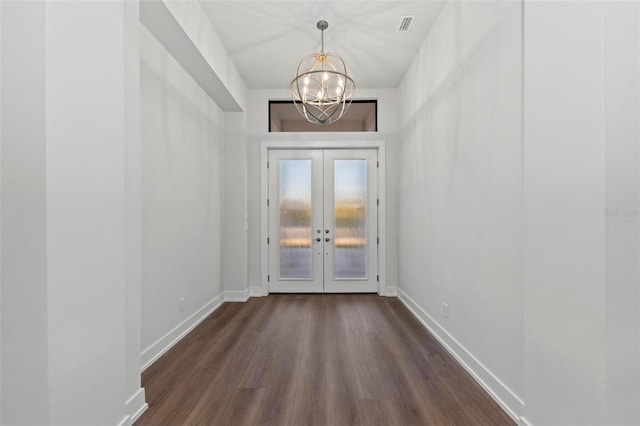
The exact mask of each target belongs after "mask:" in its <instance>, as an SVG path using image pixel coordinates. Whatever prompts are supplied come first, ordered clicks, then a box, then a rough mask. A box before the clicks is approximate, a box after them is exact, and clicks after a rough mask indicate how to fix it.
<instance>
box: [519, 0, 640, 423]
mask: <svg viewBox="0 0 640 426" xmlns="http://www.w3.org/2000/svg"><path fill="white" fill-rule="evenodd" d="M525 10H526V13H525V34H524V40H525V99H526V103H525V138H524V141H525V155H524V159H525V194H526V198H525V208H526V221H525V257H524V260H525V262H524V265H525V303H526V306H525V309H526V310H525V312H526V316H525V333H526V345H525V383H526V391H525V397H526V404H527V410H526V418H527V420H528V421H530V422H531V423H533V424H549V423H556V424H598V423H600V424H638V423H639V422H640V417H639V413H638V399H639V395H640V394H639V391H638V384H639V380H638V377H639V374H638V367H639V365H638V364H639V357H638V331H639V326H640V324H639V318H638V307H639V303H638V300H639V299H638V234H637V229H638V166H639V164H638V136H639V133H638V117H639V116H638V111H639V97H638V74H639V70H640V69H639V67H638V61H639V57H638V54H639V50H640V49H639V47H640V46H639V44H638V24H639V19H638V18H639V17H638V4H637V3H635V2H541V3H538V2H532V3H530V4H527V6H526V9H525Z"/></svg>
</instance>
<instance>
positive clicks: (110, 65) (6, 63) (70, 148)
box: [0, 2, 144, 425]
mask: <svg viewBox="0 0 640 426" xmlns="http://www.w3.org/2000/svg"><path fill="white" fill-rule="evenodd" d="M0 7H2V19H3V22H2V67H3V69H2V94H3V96H2V117H3V123H4V125H3V127H2V161H3V165H2V221H3V223H2V226H3V229H5V230H6V229H7V226H11V228H10V229H11V233H7V232H6V231H5V232H4V233H3V239H2V263H3V269H2V303H3V304H4V306H3V307H2V315H3V316H4V318H3V321H2V341H3V346H2V350H3V354H2V365H1V369H2V371H1V373H2V379H3V380H2V386H3V389H2V416H3V417H2V419H1V421H2V423H3V424H65V425H85V424H94V425H107V424H118V423H121V422H125V423H126V422H130V421H131V419H130V418H129V417H128V416H127V399H129V396H130V395H129V394H128V391H130V390H131V387H135V386H136V383H138V389H137V390H135V391H136V392H139V381H138V382H136V380H139V374H135V373H134V374H135V376H134V377H133V378H129V377H127V374H128V370H127V368H126V359H128V358H129V357H130V355H131V353H130V351H129V349H131V348H128V347H127V330H126V327H127V323H126V317H125V312H127V311H129V312H130V313H133V310H128V309H127V305H126V296H125V294H126V290H125V287H126V285H127V284H126V282H125V281H126V272H125V265H126V254H125V253H127V252H128V242H127V240H126V239H125V233H126V231H125V193H126V191H125V180H126V176H125V141H126V140H131V138H132V137H133V138H135V135H133V136H132V135H131V134H130V131H131V127H130V124H131V123H130V122H129V121H128V120H130V119H131V117H129V116H128V115H127V114H125V111H126V110H127V108H128V106H127V102H132V103H134V104H135V103H136V99H137V96H138V93H137V92H135V91H134V92H131V91H130V87H131V85H135V80H137V79H138V76H137V75H136V74H131V73H127V72H126V71H127V70H129V69H130V67H129V65H130V64H128V63H127V61H129V60H131V59H132V56H131V55H128V54H127V53H125V47H124V46H125V45H127V44H128V42H129V37H131V36H132V33H131V32H129V31H127V30H125V27H126V22H125V21H129V22H130V21H131V20H132V19H133V20H135V19H136V16H137V15H136V10H135V8H134V7H131V5H127V7H125V2H101V3H95V2H92V3H82V2H2V3H1V5H0ZM131 15H133V17H132V16H131ZM133 37H134V40H135V38H136V37H135V34H134V35H133ZM134 60H136V61H137V58H135V57H134ZM132 80H133V83H132V82H131V81H132ZM129 106H130V105H129ZM134 109H135V106H134ZM9 119H10V120H11V123H12V124H11V126H9V125H7V120H9ZM133 120H134V121H135V117H134V118H133ZM7 265H11V266H10V267H7ZM133 285H134V284H132V286H133ZM135 354H136V350H135V348H134V350H133V355H134V357H133V358H135ZM138 356H139V352H138ZM127 384H129V385H130V386H129V387H128V386H127ZM131 391H132V392H133V390H131ZM141 402H142V403H144V399H142V401H141Z"/></svg>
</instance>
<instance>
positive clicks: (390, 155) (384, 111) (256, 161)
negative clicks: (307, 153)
mask: <svg viewBox="0 0 640 426" xmlns="http://www.w3.org/2000/svg"><path fill="white" fill-rule="evenodd" d="M247 99H248V110H247V130H246V132H247V150H246V155H247V166H246V167H247V206H248V215H249V233H248V268H249V285H250V287H252V288H256V287H260V286H261V282H262V281H261V277H260V275H261V267H260V266H261V263H260V262H261V259H260V248H261V233H260V231H261V230H260V207H261V205H260V199H261V198H260V167H261V164H260V147H261V144H262V142H263V141H352V140H360V141H363V140H373V141H377V140H385V142H386V165H387V168H386V185H387V187H388V188H395V187H396V165H397V162H396V150H397V148H396V145H397V121H396V119H397V115H396V105H397V103H396V102H397V99H396V89H375V90H373V89H358V90H357V92H356V99H377V100H378V132H377V133H376V132H344V133H341V132H331V133H310V132H309V133H269V100H283V99H290V97H289V93H288V92H287V91H285V90H282V91H278V90H252V91H250V93H249V96H248V97H247ZM386 196H387V204H386V216H387V220H386V236H387V245H386V282H385V283H383V284H386V285H387V286H392V287H394V286H396V284H397V282H398V281H397V276H398V266H397V265H398V260H397V259H398V258H397V207H396V206H397V196H396V192H395V191H393V190H390V191H387V194H386Z"/></svg>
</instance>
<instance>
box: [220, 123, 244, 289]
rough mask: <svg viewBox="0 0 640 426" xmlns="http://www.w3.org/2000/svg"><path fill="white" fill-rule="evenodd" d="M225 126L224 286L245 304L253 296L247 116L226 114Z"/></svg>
mask: <svg viewBox="0 0 640 426" xmlns="http://www.w3.org/2000/svg"><path fill="white" fill-rule="evenodd" d="M224 126H225V127H224V130H225V135H224V185H223V191H224V202H223V219H222V222H223V224H224V226H223V229H222V244H223V247H224V250H222V274H223V283H224V290H225V297H226V298H227V299H234V300H244V299H246V298H247V297H248V296H249V285H248V278H247V271H248V270H247V233H248V224H247V223H248V222H247V221H248V218H247V198H246V197H247V164H246V163H247V155H246V152H247V151H246V150H247V138H246V131H245V129H246V126H247V124H246V114H245V113H243V112H241V113H238V112H226V113H225V114H224Z"/></svg>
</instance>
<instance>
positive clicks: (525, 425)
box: [518, 416, 533, 426]
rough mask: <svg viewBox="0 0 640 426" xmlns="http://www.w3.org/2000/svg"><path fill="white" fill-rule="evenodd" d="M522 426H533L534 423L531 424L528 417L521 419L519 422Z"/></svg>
mask: <svg viewBox="0 0 640 426" xmlns="http://www.w3.org/2000/svg"><path fill="white" fill-rule="evenodd" d="M518 424H519V425H520V426H533V423H529V420H527V418H526V417H524V416H523V417H520V421H519V422H518Z"/></svg>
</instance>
